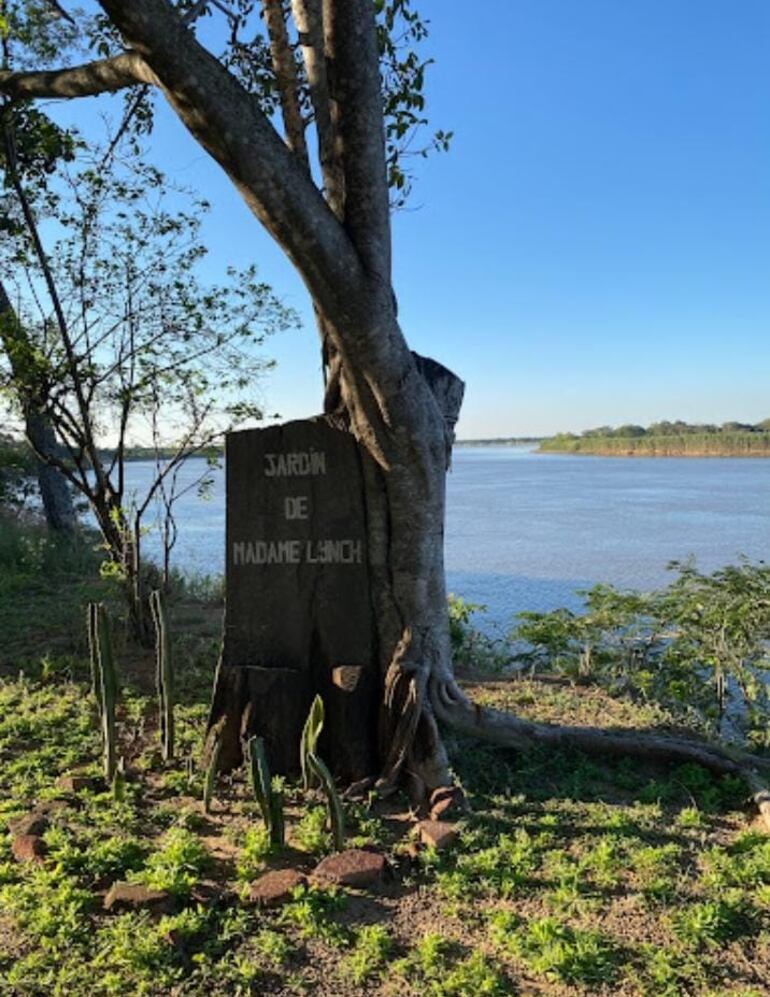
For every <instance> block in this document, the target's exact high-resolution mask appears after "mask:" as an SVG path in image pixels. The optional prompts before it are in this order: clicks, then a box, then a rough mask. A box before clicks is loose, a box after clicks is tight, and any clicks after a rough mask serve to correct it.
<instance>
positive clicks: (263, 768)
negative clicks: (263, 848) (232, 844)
mask: <svg viewBox="0 0 770 997" xmlns="http://www.w3.org/2000/svg"><path fill="white" fill-rule="evenodd" d="M247 755H248V759H249V770H250V774H251V787H252V789H253V790H254V797H255V799H256V801H257V803H258V804H259V809H260V810H261V811H262V820H263V821H264V822H265V827H266V828H267V832H268V834H269V835H270V841H271V842H272V843H273V844H274V845H283V842H284V820H283V789H282V788H281V787H280V786H278V787H274V786H273V783H272V782H271V780H270V768H269V766H268V764H267V755H266V754H265V742H264V741H263V740H262V738H261V737H251V738H249V743H248V745H247Z"/></svg>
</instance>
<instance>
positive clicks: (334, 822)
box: [307, 752, 345, 852]
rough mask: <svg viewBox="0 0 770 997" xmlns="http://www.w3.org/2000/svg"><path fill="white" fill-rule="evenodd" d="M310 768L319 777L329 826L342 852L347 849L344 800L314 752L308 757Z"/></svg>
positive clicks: (335, 846) (336, 844) (323, 764)
mask: <svg viewBox="0 0 770 997" xmlns="http://www.w3.org/2000/svg"><path fill="white" fill-rule="evenodd" d="M307 763H308V767H309V768H310V770H311V772H312V773H313V774H314V775H315V776H316V777H317V779H318V781H319V782H320V784H321V788H322V789H323V791H324V794H325V795H326V805H327V807H328V808H329V824H330V825H331V830H332V838H333V840H334V848H335V850H336V851H338V852H341V851H342V849H343V848H344V847H345V814H344V813H343V810H342V799H341V798H340V794H339V793H338V792H337V787H336V786H335V785H334V779H333V778H332V774H331V772H330V771H329V769H328V768H327V767H326V765H325V763H324V762H322V761H321V759H320V758H319V757H318V756H317V755H315V754H313V753H312V752H311V753H310V754H309V755H308V756H307Z"/></svg>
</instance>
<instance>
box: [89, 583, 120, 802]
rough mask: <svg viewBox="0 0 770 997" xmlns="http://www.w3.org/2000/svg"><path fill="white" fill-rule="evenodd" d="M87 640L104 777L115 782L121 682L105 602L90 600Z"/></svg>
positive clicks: (110, 781)
mask: <svg viewBox="0 0 770 997" xmlns="http://www.w3.org/2000/svg"><path fill="white" fill-rule="evenodd" d="M88 640H89V645H90V649H91V677H92V682H93V690H94V697H95V699H96V705H97V709H98V711H99V721H100V727H101V732H102V751H103V759H104V778H105V779H106V781H107V782H108V783H110V784H111V783H112V781H113V779H114V778H115V769H116V765H117V735H116V728H115V702H116V700H117V693H118V683H117V679H116V676H115V661H114V658H113V656H112V638H111V636H110V621H109V617H108V616H107V610H106V609H105V607H104V604H103V603H95V602H92V603H89V606H88Z"/></svg>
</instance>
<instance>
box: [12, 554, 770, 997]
mask: <svg viewBox="0 0 770 997" xmlns="http://www.w3.org/2000/svg"><path fill="white" fill-rule="evenodd" d="M65 562H66V557H65V558H60V559H59V560H57V561H55V562H52V563H51V565H50V566H49V567H50V570H49V572H48V573H47V574H46V576H45V578H46V580H45V582H42V581H41V580H40V575H39V574H35V573H34V572H31V573H29V574H28V577H27V581H26V582H24V581H22V580H19V579H17V582H16V583H15V584H14V585H6V586H5V587H4V588H3V589H2V590H1V595H0V620H2V621H3V622H2V625H3V627H5V626H6V625H7V624H8V623H9V622H10V624H11V629H10V631H9V632H10V634H11V641H6V640H5V633H6V631H5V629H4V630H3V634H4V640H3V643H4V644H5V645H6V646H5V647H3V648H2V664H0V827H2V826H4V825H5V824H7V822H8V821H9V820H11V819H12V818H14V817H15V816H18V815H19V814H22V813H24V812H26V811H28V810H29V808H30V807H31V806H32V805H33V804H35V803H37V802H39V801H46V800H49V801H50V800H58V801H59V802H58V805H57V807H56V808H55V809H53V810H52V811H51V826H50V827H49V829H48V830H47V831H46V832H45V839H46V842H47V845H48V854H47V856H46V857H45V860H44V861H43V863H41V864H40V865H34V866H32V865H30V866H27V865H19V864H17V863H16V862H14V861H13V859H12V856H11V853H10V846H9V842H10V838H8V839H2V838H0V994H12V995H24V997H26V995H38V994H40V995H43V994H61V995H67V997H80V995H83V997H85V995H86V994H88V995H102V994H104V995H108V994H116V995H124V994H148V995H166V994H179V995H198V994H200V995H203V994H205V995H207V997H212V995H220V994H221V995H233V994H303V993H314V994H319V995H328V997H332V995H343V997H344V995H348V994H351V995H352V994H381V995H396V994H415V995H417V994H420V995H423V994H429V995H434V997H466V995H467V997H476V995H498V994H499V995H502V994H533V995H534V994H542V995H553V997H557V995H573V994H574V995H577V994H591V995H594V994H596V995H603V994H607V995H609V994H617V995H625V994H627V995H650V997H661V995H663V997H665V995H678V994H683V995H690V994H692V995H696V994H697V995H704V997H705V995H717V994H719V995H727V994H731V995H739V994H740V995H742V997H749V995H756V997H759V995H762V994H768V993H770V986H769V985H768V983H767V982H766V981H768V980H770V838H768V837H767V836H766V835H765V834H763V833H762V831H761V828H760V827H759V825H758V823H757V822H756V820H755V818H754V816H753V814H752V813H751V812H750V811H749V810H748V809H747V807H746V801H745V797H746V791H745V789H744V787H743V786H742V785H740V784H738V783H736V782H735V781H733V780H731V779H719V780H716V779H713V778H712V777H711V776H710V775H709V774H708V773H706V772H705V771H703V770H701V769H699V768H697V767H693V766H684V767H679V768H674V769H670V768H660V767H652V766H651V767H645V766H642V765H640V764H638V763H636V762H634V763H630V762H628V761H625V760H619V759H618V760H613V759H607V760H605V761H602V763H600V764H599V763H597V762H595V761H592V760H589V759H587V758H585V757H582V756H580V755H576V754H554V753H552V752H551V753H549V754H544V753H542V752H539V751H533V752H531V753H528V754H515V753H512V752H505V751H501V750H499V749H492V748H486V747H484V746H480V745H478V744H476V743H469V742H465V741H460V740H451V741H450V743H449V748H450V752H451V757H452V760H453V765H454V767H455V771H456V774H457V777H458V779H459V780H460V782H461V783H462V785H463V786H464V787H465V789H466V792H467V793H468V796H469V798H470V802H471V804H472V811H471V814H470V815H469V816H468V817H467V819H466V820H464V822H463V824H462V830H461V837H460V840H459V842H458V844H457V845H456V846H455V847H454V848H453V849H451V850H449V851H446V852H442V853H435V852H432V851H430V850H427V851H422V852H419V853H417V854H416V855H415V853H414V851H413V850H410V849H409V848H408V845H409V841H410V834H411V832H412V828H413V825H414V821H413V819H412V815H410V813H409V811H408V807H407V805H406V802H405V801H404V800H403V799H401V798H396V799H395V800H391V801H389V802H388V803H387V804H386V803H382V802H379V803H378V802H374V803H372V804H371V805H370V806H364V805H362V804H355V805H354V804H348V805H347V825H348V836H349V843H350V844H352V845H356V846H372V847H375V848H377V849H379V850H381V851H382V852H384V854H385V855H386V856H387V858H388V864H389V874H388V877H387V879H386V880H385V881H384V882H383V883H382V884H381V885H379V886H378V887H376V888H375V889H373V890H369V891H366V892H364V891H355V890H333V889H319V888H310V889H308V888H300V889H299V890H298V891H297V893H296V895H295V897H294V898H293V900H292V901H290V902H289V903H288V904H287V905H286V906H285V907H284V908H282V909H280V910H275V911H259V910H256V909H254V908H253V907H251V906H249V905H248V904H247V903H246V901H245V896H246V893H247V889H248V884H249V883H250V882H251V881H252V880H253V879H254V878H255V877H256V876H257V875H259V873H260V872H261V871H263V870H264V869H267V868H270V867H276V866H285V865H287V864H288V865H293V866H295V867H298V868H301V869H305V870H309V869H311V868H312V867H313V866H314V864H315V863H316V862H317V860H318V859H319V858H320V857H322V856H323V855H324V854H327V853H328V852H329V851H330V848H331V843H330V837H329V834H328V832H327V830H326V827H325V811H324V807H323V804H322V802H321V800H320V799H319V798H317V797H315V796H313V795H308V794H303V793H302V792H301V791H300V790H299V788H298V787H296V786H289V787H288V789H287V801H288V802H287V816H288V847H287V849H286V850H285V852H284V853H283V854H281V855H277V854H275V853H274V852H271V850H270V848H269V845H268V843H267V841H266V840H265V835H264V833H263V832H262V830H261V826H260V823H259V820H258V813H257V808H256V806H255V804H254V802H253V800H252V798H251V796H250V793H249V792H248V789H247V787H246V786H245V785H244V782H243V779H242V777H241V775H240V774H236V775H235V776H234V777H233V778H231V779H227V780H222V781H221V782H220V784H219V786H218V788H217V793H216V795H215V799H214V805H213V808H212V812H211V813H210V814H205V813H204V812H203V808H202V804H201V802H200V797H201V790H202V786H201V781H202V780H201V775H200V773H199V772H198V770H197V766H196V764H195V763H196V759H197V757H198V755H199V751H200V746H201V735H202V731H203V724H204V721H205V712H206V705H207V697H208V692H209V688H210V682H211V674H212V670H213V664H214V662H215V658H216V632H217V627H218V610H217V608H216V607H212V606H210V605H209V606H203V607H201V606H200V605H199V604H194V603H192V602H191V601H190V600H187V601H185V600H182V601H180V602H177V604H176V605H175V606H174V607H173V626H174V630H175V633H176V634H177V646H176V652H177V653H176V660H177V661H178V662H179V667H180V672H181V689H180V705H179V706H178V711H177V716H178V740H179V757H178V760H177V761H175V762H174V763H168V764H164V763H163V762H162V761H161V758H160V753H159V750H158V747H157V729H156V709H155V701H154V696H153V693H152V683H151V674H152V664H151V661H149V660H148V659H147V657H146V656H144V657H143V656H142V655H141V654H137V653H136V652H132V653H130V654H129V653H128V649H127V647H124V648H123V649H122V650H121V652H120V654H119V655H118V658H119V660H120V661H121V662H122V681H123V689H122V703H121V708H120V716H119V721H120V740H121V750H122V753H123V754H124V756H125V758H126V764H127V770H128V771H127V782H126V786H125V791H124V794H123V798H122V799H119V800H115V799H114V798H113V796H112V794H111V793H109V792H107V791H99V789H98V787H97V788H92V789H85V790H83V791H81V792H78V793H65V792H62V791H61V790H59V789H57V787H56V785H55V783H56V780H57V777H58V776H60V775H61V774H63V773H67V772H71V771H73V770H78V771H85V772H90V773H92V774H93V775H95V776H96V775H98V772H99V743H98V732H97V729H96V726H95V723H94V712H93V706H92V704H91V702H90V696H89V694H88V683H87V663H86V660H85V656H84V651H85V648H84V643H83V637H82V634H81V628H80V625H79V621H80V620H81V619H82V617H83V613H82V607H81V606H80V605H79V602H80V600H82V599H83V598H84V597H86V595H88V596H89V597H90V596H92V595H93V594H95V593H96V594H98V593H99V583H84V582H78V581H76V576H77V572H74V573H70V572H69V569H67V570H64V574H65V575H66V576H67V577H69V578H70V582H69V589H70V590H76V591H65V589H64V588H63V587H62V584H61V579H60V578H59V577H58V576H57V570H58V569H56V567H55V565H57V564H58V566H59V568H62V569H63V566H64V567H66V564H65ZM7 564H8V562H6V565H7ZM70 567H71V566H70ZM9 575H10V572H6V578H7V577H9ZM81 585H82V586H83V588H80V587H79V586H81ZM102 594H103V590H102ZM107 594H108V595H110V593H109V592H108V593H107ZM7 600H10V603H9V602H8V601H7ZM60 600H62V601H63V603H67V604H69V605H70V609H71V611H72V613H73V619H72V620H69V618H68V615H67V613H66V612H65V610H64V607H63V605H60ZM26 605H29V610H28V615H27V616H26V617H24V619H23V621H22V620H20V619H17V618H18V617H19V615H20V614H21V613H22V612H26V610H24V609H23V607H24V606H26ZM13 607H15V609H14V608H13ZM9 646H10V647H11V648H12V651H10V652H9V650H8V647H9ZM20 666H23V673H22V674H20ZM465 684H466V686H467V687H468V688H469V691H470V692H471V694H472V695H473V696H474V698H476V699H478V700H482V701H484V702H487V703H490V704H492V703H494V704H498V705H502V706H505V707H506V708H511V709H515V710H517V711H518V712H519V713H521V714H522V715H526V716H532V717H537V718H538V719H551V720H555V721H558V720H569V721H573V722H597V723H602V724H607V723H615V724H618V725H620V726H630V725H632V724H634V725H644V726H660V725H665V724H666V723H667V722H668V718H667V717H666V715H665V714H664V713H662V712H661V711H660V710H657V709H655V708H652V707H649V708H647V707H645V708H640V707H639V706H638V705H634V704H631V703H630V702H628V701H625V700H622V699H611V698H610V697H608V696H607V695H606V694H605V693H603V692H602V691H601V690H599V689H597V688H593V687H590V686H588V687H572V686H570V685H566V684H560V683H558V682H548V681H530V680H526V679H519V680H510V681H502V680H499V679H495V680H491V679H484V678H482V677H480V676H474V675H469V676H467V677H466V680H465ZM119 879H123V880H125V879H129V880H135V881H137V882H143V883H146V884H148V885H151V886H155V887H158V888H163V889H166V890H168V891H169V892H170V893H171V894H172V896H173V897H174V906H173V909H172V910H171V911H170V912H168V913H165V914H163V915H156V916H154V917H153V916H150V914H148V913H147V912H143V913H124V914H118V915H115V914H108V913H106V912H104V910H103V909H102V901H103V896H104V893H105V891H106V890H107V888H108V887H109V885H110V884H111V883H113V882H115V881H116V880H119ZM202 884H203V885H202Z"/></svg>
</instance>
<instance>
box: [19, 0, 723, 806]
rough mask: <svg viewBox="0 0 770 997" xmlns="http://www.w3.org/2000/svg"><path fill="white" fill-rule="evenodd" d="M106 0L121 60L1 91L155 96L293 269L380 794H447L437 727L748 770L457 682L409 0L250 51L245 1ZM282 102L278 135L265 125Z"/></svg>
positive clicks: (297, 28)
mask: <svg viewBox="0 0 770 997" xmlns="http://www.w3.org/2000/svg"><path fill="white" fill-rule="evenodd" d="M99 6H100V8H101V10H102V11H103V12H104V14H105V16H106V23H107V26H108V27H109V29H110V31H111V32H112V33H111V34H109V38H110V39H111V42H112V45H113V47H112V49H109V48H105V50H104V51H103V52H102V53H101V54H103V56H104V57H103V58H100V59H97V60H96V61H93V62H90V63H88V64H85V65H80V66H75V67H71V68H65V69H53V70H38V71H28V72H17V73H11V74H6V75H5V77H4V78H3V79H2V80H0V90H1V91H2V92H3V93H4V94H5V95H6V96H7V97H8V98H9V99H11V100H16V101H19V100H24V99H28V98H39V97H47V98H51V97H62V98H72V97H85V96H88V95H93V94H97V93H103V92H105V91H111V92H115V91H119V90H121V89H125V88H129V87H139V86H150V87H155V88H157V89H159V90H160V91H161V92H162V93H163V95H164V96H165V98H166V100H167V101H168V103H169V105H170V106H171V108H173V110H174V111H175V112H176V114H177V116H178V117H179V119H180V121H181V122H182V123H183V124H184V126H185V127H186V128H187V130H188V131H189V132H190V134H191V135H192V137H193V138H194V139H195V140H196V141H197V142H198V143H199V144H200V145H201V146H202V147H203V148H204V149H205V150H206V151H207V152H208V153H209V154H210V155H211V156H212V157H213V159H214V160H215V161H216V162H217V163H219V165H220V166H221V167H222V169H223V170H224V171H225V173H226V174H227V175H228V176H229V177H230V179H231V180H232V182H233V184H234V185H235V186H236V188H237V189H238V191H239V192H240V194H241V196H242V197H243V199H244V201H245V203H246V204H247V205H248V207H249V208H250V209H251V211H252V212H253V214H254V215H255V216H256V217H257V219H258V220H259V222H260V223H261V224H262V225H263V226H264V227H265V228H266V229H267V231H268V232H269V233H270V234H271V236H272V237H273V238H274V239H275V240H276V241H277V243H278V244H279V245H280V246H281V247H282V248H283V250H284V251H285V253H286V254H287V256H288V257H289V258H290V259H291V261H292V262H293V264H294V265H295V267H296V268H297V270H298V271H299V274H300V275H301V277H302V279H303V281H304V283H305V285H306V287H307V289H308V292H309V294H310V296H311V298H312V301H313V304H314V308H315V311H316V315H317V318H318V327H319V333H320V338H321V342H322V346H323V352H324V357H325V361H326V368H327V389H326V396H325V411H326V413H327V415H328V416H329V417H333V418H335V419H336V420H338V421H339V422H342V423H344V424H345V425H346V426H347V427H348V428H349V430H350V432H352V433H353V434H354V436H355V437H356V439H357V440H358V441H359V442H360V444H361V446H362V447H364V448H365V449H366V451H368V453H369V454H370V456H371V458H372V462H373V467H374V469H375V470H374V472H373V477H374V478H376V481H373V482H371V483H370V484H371V487H370V489H369V492H370V494H369V499H370V500H371V505H370V522H371V528H370V536H369V546H370V551H372V552H373V557H372V560H373V566H372V572H373V582H374V586H375V591H376V605H377V620H378V628H379V632H378V637H379V654H380V664H381V670H382V674H381V682H380V689H379V695H380V699H381V703H382V711H381V716H382V722H381V727H382V729H381V732H380V733H381V744H382V757H381V773H382V778H383V781H384V782H385V783H392V782H394V781H395V780H396V779H397V778H398V777H399V775H400V774H402V773H403V771H404V770H405V769H406V770H408V771H409V773H410V775H411V776H412V778H413V780H414V782H415V783H416V784H418V785H419V787H420V788H421V789H422V790H423V791H430V790H432V789H434V788H435V787H437V786H440V785H443V784H446V783H447V782H448V781H449V772H448V765H447V758H446V754H445V752H444V749H443V746H442V742H441V738H440V736H439V731H438V726H437V720H443V721H446V722H447V723H450V724H453V725H455V726H456V727H459V728H461V729H463V730H466V731H468V732H469V733H473V734H477V735H479V736H482V737H488V738H491V739H493V740H496V741H498V742H501V743H506V744H510V745H514V746H517V747H518V746H521V745H526V744H530V743H531V742H532V741H533V740H537V741H541V742H545V743H571V744H574V745H576V746H578V747H582V748H585V749H587V750H593V751H600V752H604V751H613V750H614V751H618V750H621V751H626V752H631V753H634V752H636V753H646V754H654V755H657V756H665V757H680V758H681V757H686V758H691V759H692V758H694V759H695V760H699V761H702V762H704V763H705V764H709V765H711V766H712V767H717V768H719V767H720V766H721V767H722V768H723V769H727V770H738V769H740V766H741V764H742V763H740V762H738V761H735V760H734V759H731V758H728V757H727V756H726V755H725V754H724V753H723V752H720V751H718V750H717V749H713V748H711V747H710V746H708V745H697V744H696V745H693V744H691V743H689V742H681V741H674V740H672V739H670V738H665V737H657V738H656V737H652V738H648V739H647V741H646V742H645V743H643V742H644V738H642V739H641V740H640V738H639V737H636V738H635V739H634V738H629V737H625V736H624V735H620V734H616V733H608V732H606V731H596V730H592V729H580V728H558V727H556V728H551V727H547V726H546V725H537V724H529V723H524V722H523V721H520V720H518V719H516V718H514V717H509V716H507V715H503V714H496V713H493V712H491V711H485V710H480V709H478V708H476V707H474V706H473V705H472V704H470V703H469V702H468V700H467V699H466V697H465V696H464V694H463V693H462V691H461V690H460V689H459V687H458V685H457V683H456V681H455V679H454V677H453V673H452V662H451V658H450V644H449V634H448V620H447V606H446V591H445V584H444V569H443V524H444V493H445V480H444V479H445V472H446V468H447V462H448V458H449V453H450V449H451V443H452V438H453V425H454V421H455V419H456V418H457V415H458V411H459V406H460V402H461V398H462V384H461V382H460V381H459V379H458V378H457V377H456V376H455V375H453V374H452V373H450V372H449V371H447V370H445V369H444V368H442V367H440V365H438V364H434V363H427V362H423V361H421V360H420V358H418V357H416V356H415V355H414V354H413V353H412V352H411V351H410V349H409V347H408V345H407V342H406V339H405V337H404V335H403V333H402V331H401V328H400V326H399V323H398V317H397V309H396V299H395V295H394V293H393V289H392V279H391V240H390V196H389V183H388V181H389V177H390V179H391V180H393V181H394V182H395V185H396V188H397V189H398V186H399V184H401V185H402V187H403V185H404V184H405V182H406V181H404V180H403V179H402V177H403V173H402V172H401V168H400V166H399V163H400V162H401V158H400V152H402V151H403V150H402V148H401V147H400V145H399V143H400V140H401V139H403V137H404V135H405V134H407V133H408V132H409V131H410V129H411V127H412V126H413V125H414V124H415V123H417V122H419V120H420V118H421V114H422V96H421V93H420V89H421V87H420V84H421V82H422V72H423V67H424V63H421V62H420V60H419V58H418V57H417V56H415V55H414V54H413V53H407V54H406V55H404V54H403V53H402V54H401V55H400V56H399V55H397V54H394V52H395V49H394V43H393V41H392V39H393V38H394V37H396V36H397V35H398V32H395V31H394V30H393V29H394V25H396V23H397V22H399V21H400V22H401V23H402V24H405V25H406V32H407V37H408V39H409V40H410V41H411V40H415V32H416V33H417V35H418V36H419V35H420V32H421V30H423V29H424V28H421V24H422V22H421V21H420V19H419V17H418V16H417V15H416V14H415V13H414V11H413V10H412V9H411V7H410V4H409V0H390V2H386V0H374V2H372V0H292V2H291V18H289V17H287V7H288V4H285V3H283V2H281V0H263V2H262V4H261V12H262V14H263V15H264V22H263V23H264V25H265V34H264V35H261V36H260V39H261V40H260V41H259V42H253V43H251V44H247V43H245V42H243V40H242V39H243V37H244V36H247V37H251V35H249V34H248V32H249V31H252V32H253V30H254V28H255V24H254V19H255V18H254V15H255V14H256V11H255V8H256V4H255V3H254V2H253V0H230V2H227V0H198V2H193V0H184V2H182V3H181V4H180V5H179V6H175V5H174V4H173V3H171V2H169V0H99ZM214 14H216V15H218V16H221V17H222V18H223V19H224V22H223V23H224V25H225V28H226V33H227V37H228V43H227V44H226V45H225V46H224V50H223V52H222V54H221V57H217V56H216V55H215V54H214V53H213V52H211V51H209V50H208V49H207V48H206V47H205V46H204V44H203V43H202V41H201V40H200V38H199V37H198V36H197V35H196V29H197V28H198V27H199V25H200V22H201V19H202V18H203V17H204V15H214ZM209 37H211V36H210V35H209ZM417 40H419V38H418V39H417ZM108 53H109V54H108ZM404 67H405V68H404ZM393 73H395V81H394V80H393ZM276 104H277V105H278V106H279V107H280V114H281V119H282V121H283V130H284V136H283V137H282V136H281V135H280V134H279V132H278V130H277V127H276V126H275V125H274V123H273V121H272V120H271V113H272V111H273V110H274V109H275V107H276ZM311 114H312V122H313V131H312V134H313V135H314V137H315V147H314V152H313V154H312V155H311V154H310V153H309V151H308V149H309V143H308V130H307V125H308V121H309V119H310V116H311ZM439 141H440V139H439ZM316 175H317V180H316V179H315V177H316ZM380 495H381V496H382V499H381V500H380V499H379V496H380ZM215 701H218V702H219V703H220V706H221V705H222V704H224V710H223V712H222V716H221V717H220V722H221V725H222V726H221V732H223V733H224V732H226V731H227V732H229V737H230V742H231V743H233V744H234V743H235V742H237V736H238V732H239V729H240V720H241V716H240V714H241V712H243V710H244V708H245V705H246V704H245V703H244V702H243V698H242V694H241V692H239V689H238V685H237V678H236V677H234V676H232V675H231V674H228V675H225V674H223V673H222V672H221V671H220V674H219V677H218V688H217V696H216V697H215Z"/></svg>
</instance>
